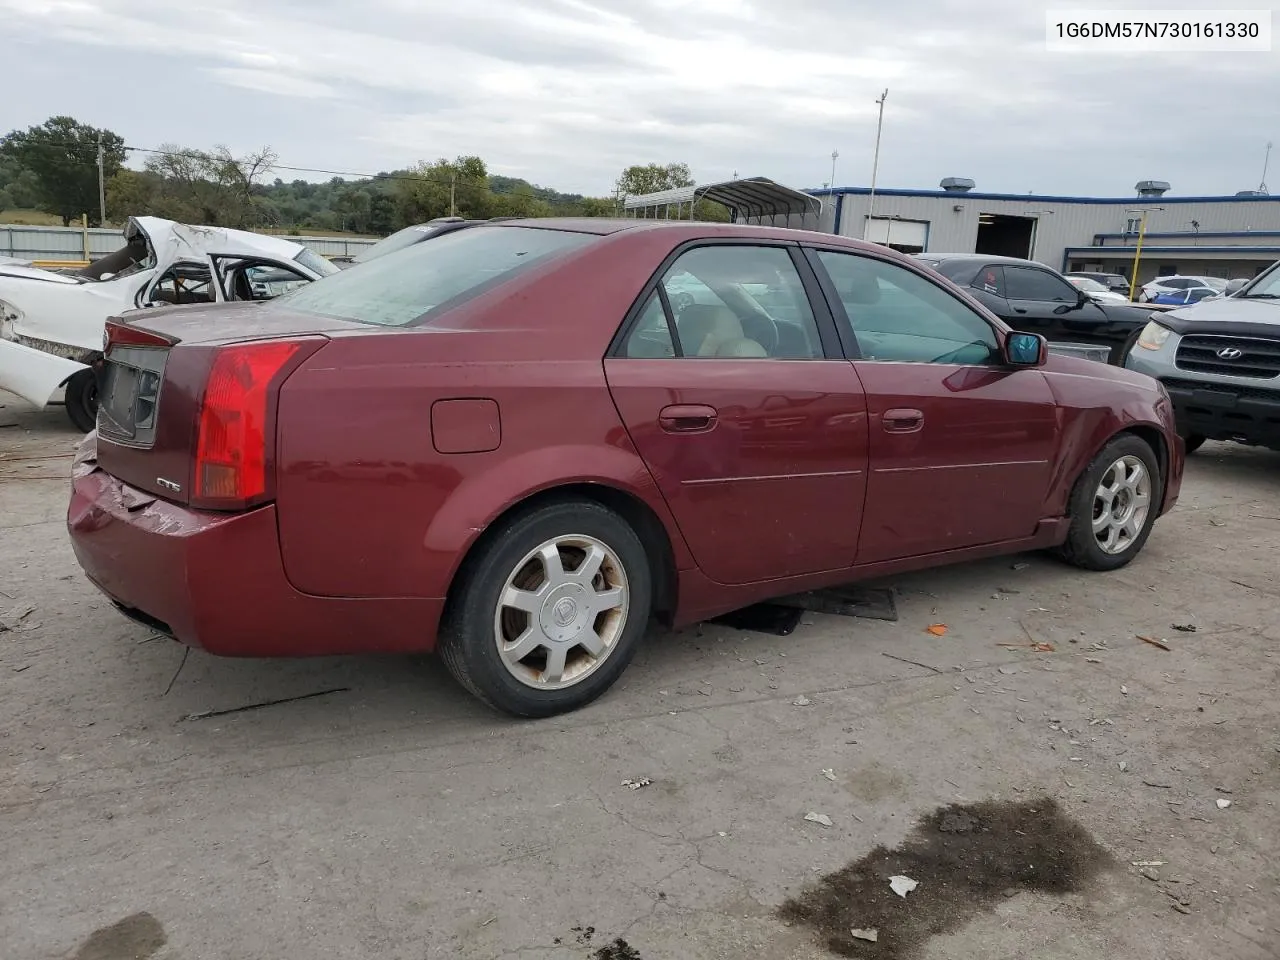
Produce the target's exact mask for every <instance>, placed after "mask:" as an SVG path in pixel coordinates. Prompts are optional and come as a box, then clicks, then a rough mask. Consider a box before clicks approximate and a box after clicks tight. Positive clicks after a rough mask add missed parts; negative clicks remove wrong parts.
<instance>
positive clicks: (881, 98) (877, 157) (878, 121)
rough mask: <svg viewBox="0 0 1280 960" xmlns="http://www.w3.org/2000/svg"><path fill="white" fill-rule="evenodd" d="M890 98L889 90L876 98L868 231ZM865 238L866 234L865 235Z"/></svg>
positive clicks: (833, 177)
mask: <svg viewBox="0 0 1280 960" xmlns="http://www.w3.org/2000/svg"><path fill="white" fill-rule="evenodd" d="M888 97H889V89H888V87H886V88H885V91H884V93H882V94H880V96H879V97H877V98H876V103H878V104H880V116H879V117H878V118H877V119H876V152H875V154H874V156H873V157H872V160H871V198H870V200H868V202H867V230H870V229H871V222H872V218H873V217H874V216H875V212H876V174H877V173H878V172H879V170H880V129H881V128H882V127H883V126H884V102H885V100H886V99H888ZM831 180H832V182H833V183H834V182H835V175H834V173H833V174H832V177H831ZM863 236H864V238H865V236H866V234H863Z"/></svg>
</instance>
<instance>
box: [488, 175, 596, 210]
mask: <svg viewBox="0 0 1280 960" xmlns="http://www.w3.org/2000/svg"><path fill="white" fill-rule="evenodd" d="M489 189H490V190H492V191H493V192H494V193H499V194H511V193H516V192H517V191H520V190H528V191H529V192H531V193H532V194H533V196H534V197H535V198H537V199H538V200H541V201H543V202H544V203H549V204H552V205H553V206H561V205H567V204H577V203H581V202H582V201H583V200H585V199H586V197H584V196H583V195H582V194H580V193H561V192H560V191H559V190H552V189H551V188H550V187H539V186H537V185H536V184H532V183H530V182H529V181H528V180H522V179H520V178H519V177H499V176H496V175H494V174H490V175H489Z"/></svg>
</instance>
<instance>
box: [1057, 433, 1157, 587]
mask: <svg viewBox="0 0 1280 960" xmlns="http://www.w3.org/2000/svg"><path fill="white" fill-rule="evenodd" d="M1163 490H1164V487H1163V484H1162V483H1161V479H1160V464H1159V462H1158V461H1157V460H1156V455H1155V452H1154V451H1152V449H1151V447H1150V446H1148V445H1147V444H1146V442H1145V441H1143V440H1141V439H1140V438H1138V437H1135V436H1121V437H1117V438H1116V439H1114V440H1112V441H1111V442H1110V443H1108V444H1107V445H1106V446H1105V447H1104V448H1103V449H1102V452H1101V453H1099V454H1098V455H1097V456H1096V457H1094V459H1093V462H1092V463H1091V464H1089V468H1088V469H1087V470H1085V472H1084V474H1083V475H1082V476H1081V477H1080V480H1079V481H1078V482H1077V483H1076V488H1075V490H1074V491H1073V492H1072V494H1071V503H1070V505H1069V511H1070V512H1069V519H1070V523H1071V525H1070V528H1069V529H1068V531H1067V540H1066V543H1064V544H1063V545H1062V546H1061V547H1060V548H1059V549H1058V554H1059V556H1061V557H1062V559H1064V560H1066V561H1067V562H1068V563H1070V564H1072V565H1074V566H1077V567H1080V568H1082V569H1085V570H1118V569H1119V568H1120V567H1123V566H1125V565H1126V564H1128V563H1129V562H1130V561H1131V560H1132V559H1133V558H1134V557H1136V556H1137V555H1138V553H1139V552H1140V551H1141V550H1142V547H1143V544H1145V543H1146V542H1147V537H1148V536H1150V534H1151V528H1152V526H1153V525H1154V524H1155V520H1156V516H1157V515H1158V514H1159V513H1160V502H1161V497H1162V495H1163Z"/></svg>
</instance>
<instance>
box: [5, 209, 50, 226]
mask: <svg viewBox="0 0 1280 960" xmlns="http://www.w3.org/2000/svg"><path fill="white" fill-rule="evenodd" d="M0 223H12V224H16V225H18V226H21V227H60V226H62V218H61V217H55V216H54V215H53V214H51V213H41V212H40V211H39V210H0Z"/></svg>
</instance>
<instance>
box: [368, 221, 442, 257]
mask: <svg viewBox="0 0 1280 960" xmlns="http://www.w3.org/2000/svg"><path fill="white" fill-rule="evenodd" d="M431 230H432V226H431V224H429V223H420V224H418V225H417V226H413V227H405V228H404V229H403V230H397V231H396V232H395V233H393V234H392V235H391V236H389V237H383V238H382V239H381V240H379V241H378V242H377V243H375V244H374V245H373V246H371V247H370V248H369V249H368V250H366V251H364V253H362V254H360V255H359V256H358V257H355V258H354V259H353V260H352V261H351V262H352V263H364V262H365V261H366V260H375V259H377V258H378V257H381V256H385V255H386V254H388V253H394V252H395V251H397V250H403V249H404V248H405V247H410V246H413V244H415V243H418V242H419V241H420V240H422V239H424V238H425V236H426V234H427V233H429V232H430V231H431Z"/></svg>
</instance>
